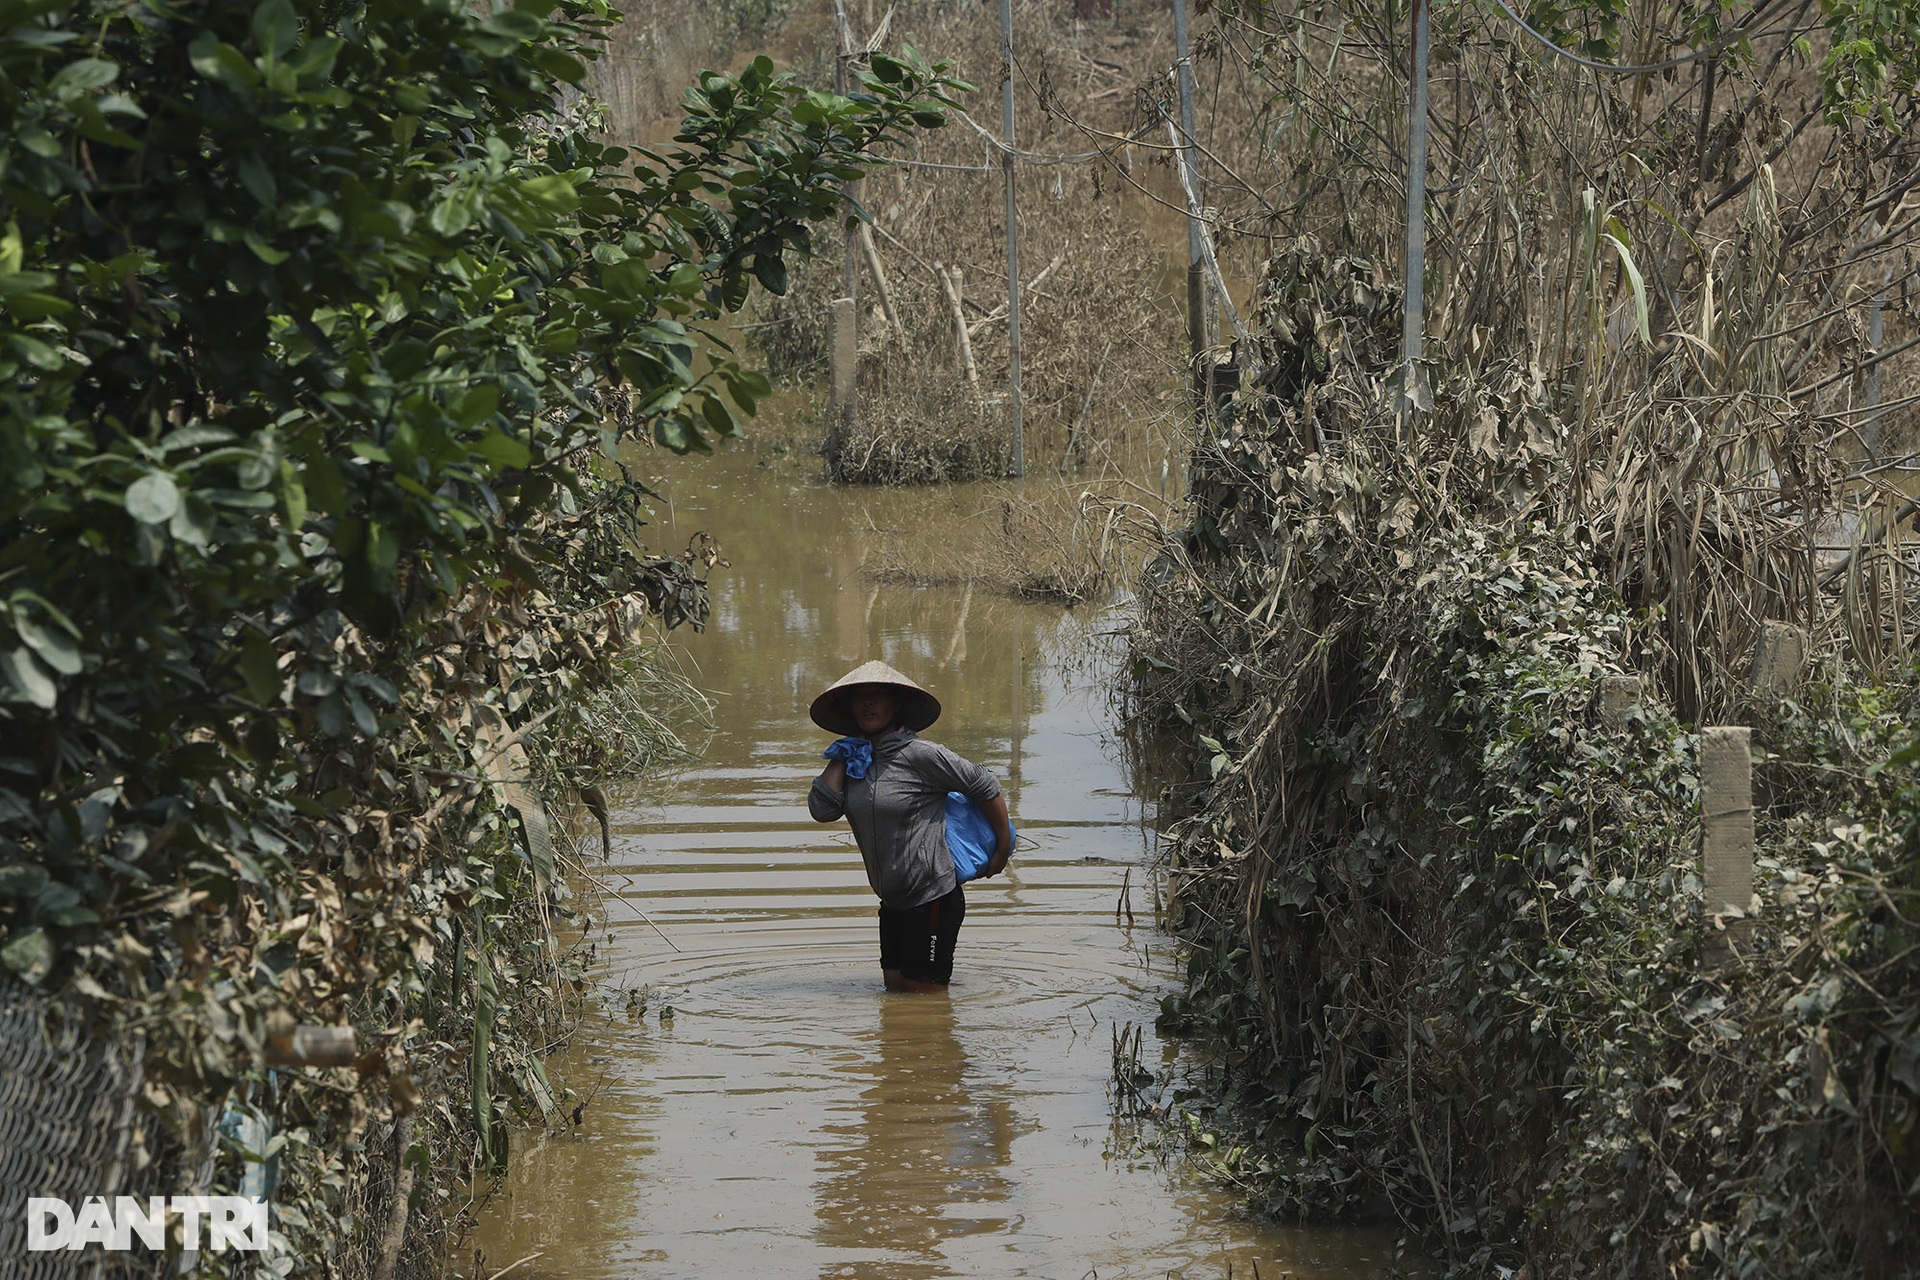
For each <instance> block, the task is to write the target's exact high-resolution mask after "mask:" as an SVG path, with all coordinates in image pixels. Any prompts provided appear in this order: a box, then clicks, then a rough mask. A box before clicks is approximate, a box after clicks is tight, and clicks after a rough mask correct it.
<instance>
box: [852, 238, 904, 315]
mask: <svg viewBox="0 0 1920 1280" xmlns="http://www.w3.org/2000/svg"><path fill="white" fill-rule="evenodd" d="M860 253H861V256H863V257H864V258H866V260H867V270H868V271H869V272H870V273H872V275H873V292H874V296H875V297H877V298H879V299H880V314H881V315H882V316H884V317H886V321H887V331H888V332H889V333H899V332H900V317H899V315H898V314H897V313H896V312H895V311H894V309H893V295H892V294H890V293H889V292H887V273H886V272H885V271H884V270H882V269H881V266H880V251H879V250H878V249H876V248H874V247H873V232H872V231H871V230H870V229H869V228H868V227H867V224H866V223H864V222H863V223H861V224H860Z"/></svg>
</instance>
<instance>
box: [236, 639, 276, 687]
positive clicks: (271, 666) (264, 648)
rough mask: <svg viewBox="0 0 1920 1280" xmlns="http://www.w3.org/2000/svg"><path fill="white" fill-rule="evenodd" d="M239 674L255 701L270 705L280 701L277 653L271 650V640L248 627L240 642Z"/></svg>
mask: <svg viewBox="0 0 1920 1280" xmlns="http://www.w3.org/2000/svg"><path fill="white" fill-rule="evenodd" d="M240 674H241V675H242V676H243V677H244V678H245V679H246V682H247V692H248V694H250V695H251V696H252V698H253V700H254V701H255V702H257V703H259V704H260V705H261V706H272V705H273V704H275V703H277V702H279V701H280V689H281V679H280V665H279V655H278V654H276V653H275V652H274V651H273V642H272V641H270V640H268V639H267V638H266V637H265V636H263V635H261V634H260V633H259V632H258V631H254V630H251V629H249V630H248V632H247V635H246V639H244V640H242V641H241V642H240Z"/></svg>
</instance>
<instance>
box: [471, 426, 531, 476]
mask: <svg viewBox="0 0 1920 1280" xmlns="http://www.w3.org/2000/svg"><path fill="white" fill-rule="evenodd" d="M473 451H474V452H475V453H477V454H479V455H480V456H481V457H483V458H485V459H486V460H487V461H489V462H491V463H493V464H494V465H495V466H496V467H499V468H501V469H502V470H517V469H519V468H521V467H525V466H526V465H527V464H528V463H529V462H531V461H532V460H533V453H532V452H531V451H530V450H529V449H528V448H527V446H526V445H525V444H524V443H522V442H521V441H519V440H516V439H514V438H513V437H512V436H509V435H506V434H504V433H502V432H500V431H497V430H496V431H489V432H487V434H486V435H484V436H482V437H480V439H479V440H477V441H475V442H474V446H473Z"/></svg>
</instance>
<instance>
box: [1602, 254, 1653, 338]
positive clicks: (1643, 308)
mask: <svg viewBox="0 0 1920 1280" xmlns="http://www.w3.org/2000/svg"><path fill="white" fill-rule="evenodd" d="M1600 239H1601V241H1602V243H1604V244H1607V245H1611V246H1612V248H1613V251H1614V252H1615V253H1616V254H1618V255H1619V256H1620V266H1621V267H1622V268H1623V269H1624V270H1625V271H1626V273H1627V282H1628V284H1629V285H1630V286H1631V287H1632V289H1633V313H1634V318H1635V320H1636V321H1638V324H1639V330H1640V342H1641V344H1642V345H1643V346H1651V345H1652V343H1653V335H1652V334H1651V333H1650V332H1649V331H1648V328H1647V282H1646V281H1645V280H1642V279H1641V278H1640V268H1639V266H1638V265H1637V264H1636V263H1635V262H1634V260H1633V255H1632V254H1631V253H1628V252H1627V246H1626V245H1625V244H1624V243H1623V242H1622V241H1621V240H1620V239H1619V238H1618V237H1616V236H1615V235H1614V234H1613V233H1612V232H1611V231H1608V232H1605V233H1603V234H1602V235H1601V237H1600Z"/></svg>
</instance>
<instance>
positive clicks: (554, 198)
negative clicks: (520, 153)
mask: <svg viewBox="0 0 1920 1280" xmlns="http://www.w3.org/2000/svg"><path fill="white" fill-rule="evenodd" d="M520 190H521V191H522V192H523V193H525V195H526V197H527V199H529V200H531V201H533V202H534V203H535V204H538V205H540V206H542V207H544V208H547V209H551V210H552V211H553V212H555V213H572V212H573V211H574V210H575V209H578V208H579V207H580V193H579V192H578V191H576V190H575V189H574V186H573V183H572V181H571V180H570V179H568V178H567V176H566V175H565V174H561V173H548V174H542V175H541V176H540V177H537V178H528V179H527V180H526V181H525V182H522V183H521V184H520Z"/></svg>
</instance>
